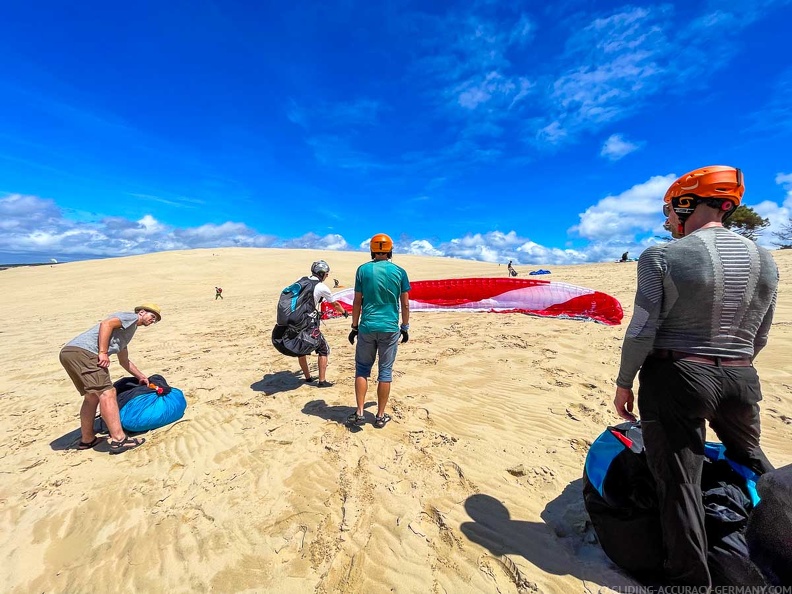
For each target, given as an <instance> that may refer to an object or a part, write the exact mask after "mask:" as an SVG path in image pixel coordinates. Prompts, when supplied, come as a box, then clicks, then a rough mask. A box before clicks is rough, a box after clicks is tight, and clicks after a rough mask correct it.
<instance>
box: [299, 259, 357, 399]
mask: <svg viewBox="0 0 792 594" xmlns="http://www.w3.org/2000/svg"><path fill="white" fill-rule="evenodd" d="M328 274H330V265H329V264H328V263H327V262H325V261H324V260H319V261H318V262H314V263H313V264H311V276H309V277H308V278H309V279H310V280H312V281H318V282H317V283H316V285H315V286H314V290H313V302H314V309H313V311H314V312H316V310H317V309H318V308H320V307H321V303H322V301H327V302H328V303H329V304H330V305H332V306H333V309H335V310H336V311H337V312H338V313H340V314H341V315H343V316H344V317H345V318H347V317H349V313H348V312H347V311H346V310H345V309H344V308H343V307H342V306H341V304H340V303H338V302H337V301H336V300H335V298H334V297H333V295H332V293H331V292H330V288H329V287H328V286H327V285H326V284H325V283H324V280H325V279H326V278H327V275H328ZM316 319H317V320H318V319H319V318H318V317H317V318H316ZM316 331H317V332H318V333H319V339H320V344H319V347H318V348H317V349H316V354H317V355H318V356H319V359H318V366H319V381H318V382H317V384H316V385H317V387H319V388H329V387H330V386H332V385H333V384H331V383H330V382H328V381H327V377H326V374H327V361H328V357H329V356H330V345H328V344H327V340H326V339H325V337H324V336H323V335H322V332H321V330H319V324H318V321H317V326H316ZM297 361H298V362H299V363H300V369H302V372H303V376H305V381H306V382H307V383H311V382H313V381H314V378H313V377H311V371H310V369H309V368H308V355H302V356H301V357H298V358H297Z"/></svg>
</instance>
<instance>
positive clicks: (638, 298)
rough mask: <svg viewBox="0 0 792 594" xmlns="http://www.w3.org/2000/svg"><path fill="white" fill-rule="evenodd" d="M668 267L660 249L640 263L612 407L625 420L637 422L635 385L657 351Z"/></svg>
mask: <svg viewBox="0 0 792 594" xmlns="http://www.w3.org/2000/svg"><path fill="white" fill-rule="evenodd" d="M664 275H665V264H664V258H663V254H662V252H661V251H660V250H659V249H652V248H649V249H648V250H646V251H645V252H644V253H643V254H641V257H640V258H639V260H638V288H637V290H636V292H635V306H634V307H633V317H632V319H631V320H630V325H629V326H628V327H627V332H626V333H625V336H624V343H623V345H622V353H621V365H620V367H619V376H618V378H617V379H616V396H615V398H614V399H613V406H614V408H615V409H616V414H617V415H619V416H620V417H621V418H622V419H625V420H628V421H634V420H635V415H634V414H633V406H634V403H635V395H634V394H633V391H632V385H633V381H634V380H635V375H636V374H637V373H638V370H639V369H640V368H641V365H643V362H644V360H645V359H646V357H647V355H649V353H650V352H651V350H652V348H653V347H654V341H655V336H656V334H657V326H658V323H659V320H660V312H661V311H662V308H663V278H664Z"/></svg>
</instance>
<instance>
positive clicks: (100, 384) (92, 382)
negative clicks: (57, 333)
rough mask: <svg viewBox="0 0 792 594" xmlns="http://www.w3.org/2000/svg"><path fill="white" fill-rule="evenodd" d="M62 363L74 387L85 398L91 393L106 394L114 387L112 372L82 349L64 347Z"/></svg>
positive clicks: (61, 356) (91, 354)
mask: <svg viewBox="0 0 792 594" xmlns="http://www.w3.org/2000/svg"><path fill="white" fill-rule="evenodd" d="M60 362H61V365H63V368H64V369H65V370H66V373H68V374H69V377H70V378H71V381H72V383H73V384H74V387H75V388H77V391H78V392H79V393H80V394H82V395H83V396H85V395H86V394H88V393H89V392H99V393H101V392H104V391H105V390H109V389H110V388H112V387H113V382H111V381H110V371H108V370H107V369H105V368H104V367H99V357H98V355H96V354H95V353H92V352H91V351H86V350H85V349H81V348H80V347H73V346H67V347H63V349H62V350H61V352H60Z"/></svg>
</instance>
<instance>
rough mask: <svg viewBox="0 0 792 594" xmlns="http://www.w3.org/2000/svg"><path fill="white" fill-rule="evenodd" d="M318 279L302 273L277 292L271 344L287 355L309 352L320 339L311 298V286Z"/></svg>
mask: <svg viewBox="0 0 792 594" xmlns="http://www.w3.org/2000/svg"><path fill="white" fill-rule="evenodd" d="M319 282H320V281H318V280H315V279H310V278H308V277H307V276H304V277H302V278H301V279H300V280H298V281H296V282H295V283H293V284H291V285H289V286H288V287H286V288H285V289H283V291H282V292H281V294H280V298H279V299H278V309H277V318H276V320H277V321H276V324H275V327H274V328H273V329H272V346H274V347H275V348H276V349H277V350H278V352H279V353H281V354H283V355H286V356H287V357H302V356H303V355H309V354H310V353H312V352H314V351H315V350H316V349H317V348H318V347H319V345H320V344H321V343H322V333H321V331H320V330H319V313H318V312H317V311H316V306H317V305H319V304H317V303H315V302H314V289H315V288H316V285H318V284H319Z"/></svg>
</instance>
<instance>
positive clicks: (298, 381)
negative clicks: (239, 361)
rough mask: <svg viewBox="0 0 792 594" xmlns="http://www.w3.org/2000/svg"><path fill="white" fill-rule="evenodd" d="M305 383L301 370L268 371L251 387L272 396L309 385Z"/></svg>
mask: <svg viewBox="0 0 792 594" xmlns="http://www.w3.org/2000/svg"><path fill="white" fill-rule="evenodd" d="M309 385H310V384H307V383H305V380H304V379H303V374H302V372H301V371H278V372H275V373H268V374H267V375H265V376H264V377H263V378H261V379H260V380H259V381H257V382H253V383H252V384H250V389H251V390H254V391H256V392H264V393H265V394H266V395H267V396H272V395H273V394H277V393H278V392H289V391H291V390H296V389H297V388H299V387H300V386H309Z"/></svg>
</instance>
